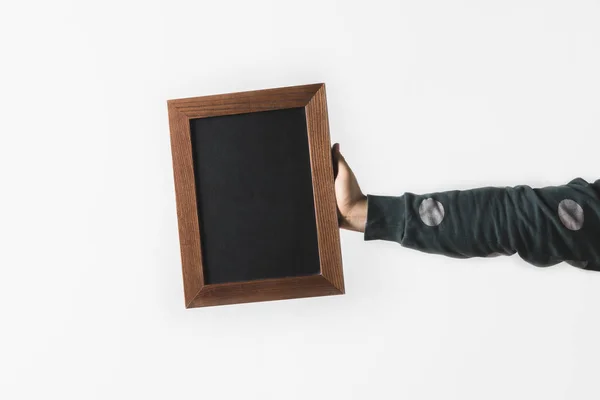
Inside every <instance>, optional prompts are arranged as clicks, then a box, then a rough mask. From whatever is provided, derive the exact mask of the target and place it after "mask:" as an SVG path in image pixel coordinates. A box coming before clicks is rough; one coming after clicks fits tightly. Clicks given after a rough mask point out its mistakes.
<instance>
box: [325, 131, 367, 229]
mask: <svg viewBox="0 0 600 400" xmlns="http://www.w3.org/2000/svg"><path fill="white" fill-rule="evenodd" d="M331 154H332V158H333V170H334V175H335V197H336V201H337V209H338V221H339V224H340V227H341V228H344V229H348V230H351V231H357V232H364V231H365V224H366V222H367V196H365V195H364V194H363V192H362V191H361V190H360V186H359V185H358V181H357V180H356V176H354V173H353V172H352V170H351V169H350V167H349V166H348V163H347V162H346V159H345V158H344V156H343V155H342V153H340V145H339V143H336V144H334V145H333V147H332V149H331Z"/></svg>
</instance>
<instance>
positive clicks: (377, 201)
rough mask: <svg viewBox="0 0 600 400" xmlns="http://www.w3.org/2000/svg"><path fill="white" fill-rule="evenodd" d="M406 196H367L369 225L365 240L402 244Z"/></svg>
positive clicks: (366, 229)
mask: <svg viewBox="0 0 600 400" xmlns="http://www.w3.org/2000/svg"><path fill="white" fill-rule="evenodd" d="M405 203H406V201H405V199H404V196H400V197H393V196H373V195H367V223H366V225H365V236H364V240H388V241H394V242H398V243H401V241H402V238H403V237H404V225H405V221H406V205H405Z"/></svg>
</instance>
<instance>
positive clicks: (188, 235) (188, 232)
mask: <svg viewBox="0 0 600 400" xmlns="http://www.w3.org/2000/svg"><path fill="white" fill-rule="evenodd" d="M169 126H170V129H171V153H172V156H173V175H174V178H175V196H176V199H177V221H178V223H179V243H180V248H181V264H182V270H183V287H184V294H185V304H186V307H187V306H189V304H190V303H191V302H192V300H194V298H196V296H197V295H198V293H199V292H200V289H202V287H203V286H204V272H203V270H202V252H201V246H200V226H199V223H198V207H197V203H196V183H195V180H194V162H193V159H192V142H191V137H190V121H189V118H188V117H186V116H185V115H184V114H182V113H180V112H179V111H178V110H177V109H176V108H175V107H173V106H171V105H169Z"/></svg>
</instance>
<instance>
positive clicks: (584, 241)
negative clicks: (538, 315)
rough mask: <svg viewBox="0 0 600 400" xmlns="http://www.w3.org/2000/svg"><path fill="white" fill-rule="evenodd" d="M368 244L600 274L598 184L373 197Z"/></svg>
mask: <svg viewBox="0 0 600 400" xmlns="http://www.w3.org/2000/svg"><path fill="white" fill-rule="evenodd" d="M364 238H365V240H375V239H381V240H389V241H394V242H398V243H400V244H401V245H402V246H404V247H407V248H412V249H416V250H420V251H423V252H427V253H434V254H441V255H445V256H450V257H459V258H469V257H489V256H495V255H513V254H515V253H518V254H519V256H520V257H521V258H523V259H524V260H525V261H527V262H529V263H531V264H533V265H536V266H540V267H546V266H551V265H555V264H558V263H560V262H563V261H565V262H568V263H569V264H571V265H574V266H577V267H580V268H585V269H591V270H597V271H600V180H598V181H596V182H595V183H594V184H589V183H588V182H586V181H585V180H583V179H581V178H577V179H575V180H573V181H571V182H570V183H568V184H566V185H563V186H551V187H545V188H540V189H533V188H531V187H529V186H517V187H513V188H496V187H485V188H479V189H473V190H465V191H449V192H442V193H430V194H425V195H416V194H413V193H405V194H404V195H403V196H399V197H393V196H374V195H368V196H367V223H366V226H365V236H364Z"/></svg>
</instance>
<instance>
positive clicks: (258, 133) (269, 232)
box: [167, 83, 344, 308]
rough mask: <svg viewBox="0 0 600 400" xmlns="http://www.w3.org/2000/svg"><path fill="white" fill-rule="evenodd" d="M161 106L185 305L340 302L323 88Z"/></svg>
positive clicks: (319, 85)
mask: <svg viewBox="0 0 600 400" xmlns="http://www.w3.org/2000/svg"><path fill="white" fill-rule="evenodd" d="M167 105H168V110H169V127H170V131H171V152H172V154H173V173H174V174H173V175H174V182H175V193H176V200H177V221H178V225H179V242H180V250H181V267H182V272H183V274H182V277H183V288H184V298H185V306H186V307H187V308H194V307H206V306H216V305H223V304H234V303H248V302H255V301H267V300H283V299H293V298H300V297H314V296H329V295H337V294H343V293H344V275H343V268H342V255H341V245H340V237H339V227H338V215H337V207H336V201H335V186H334V171H333V165H332V157H331V141H330V137H329V122H328V116H327V99H326V95H325V85H324V84H322V83H317V84H311V85H302V86H288V87H282V88H274V89H264V90H253V91H247V92H238V93H225V94H217V95H210V96H202V97H189V98H183V99H174V100H169V101H167Z"/></svg>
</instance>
